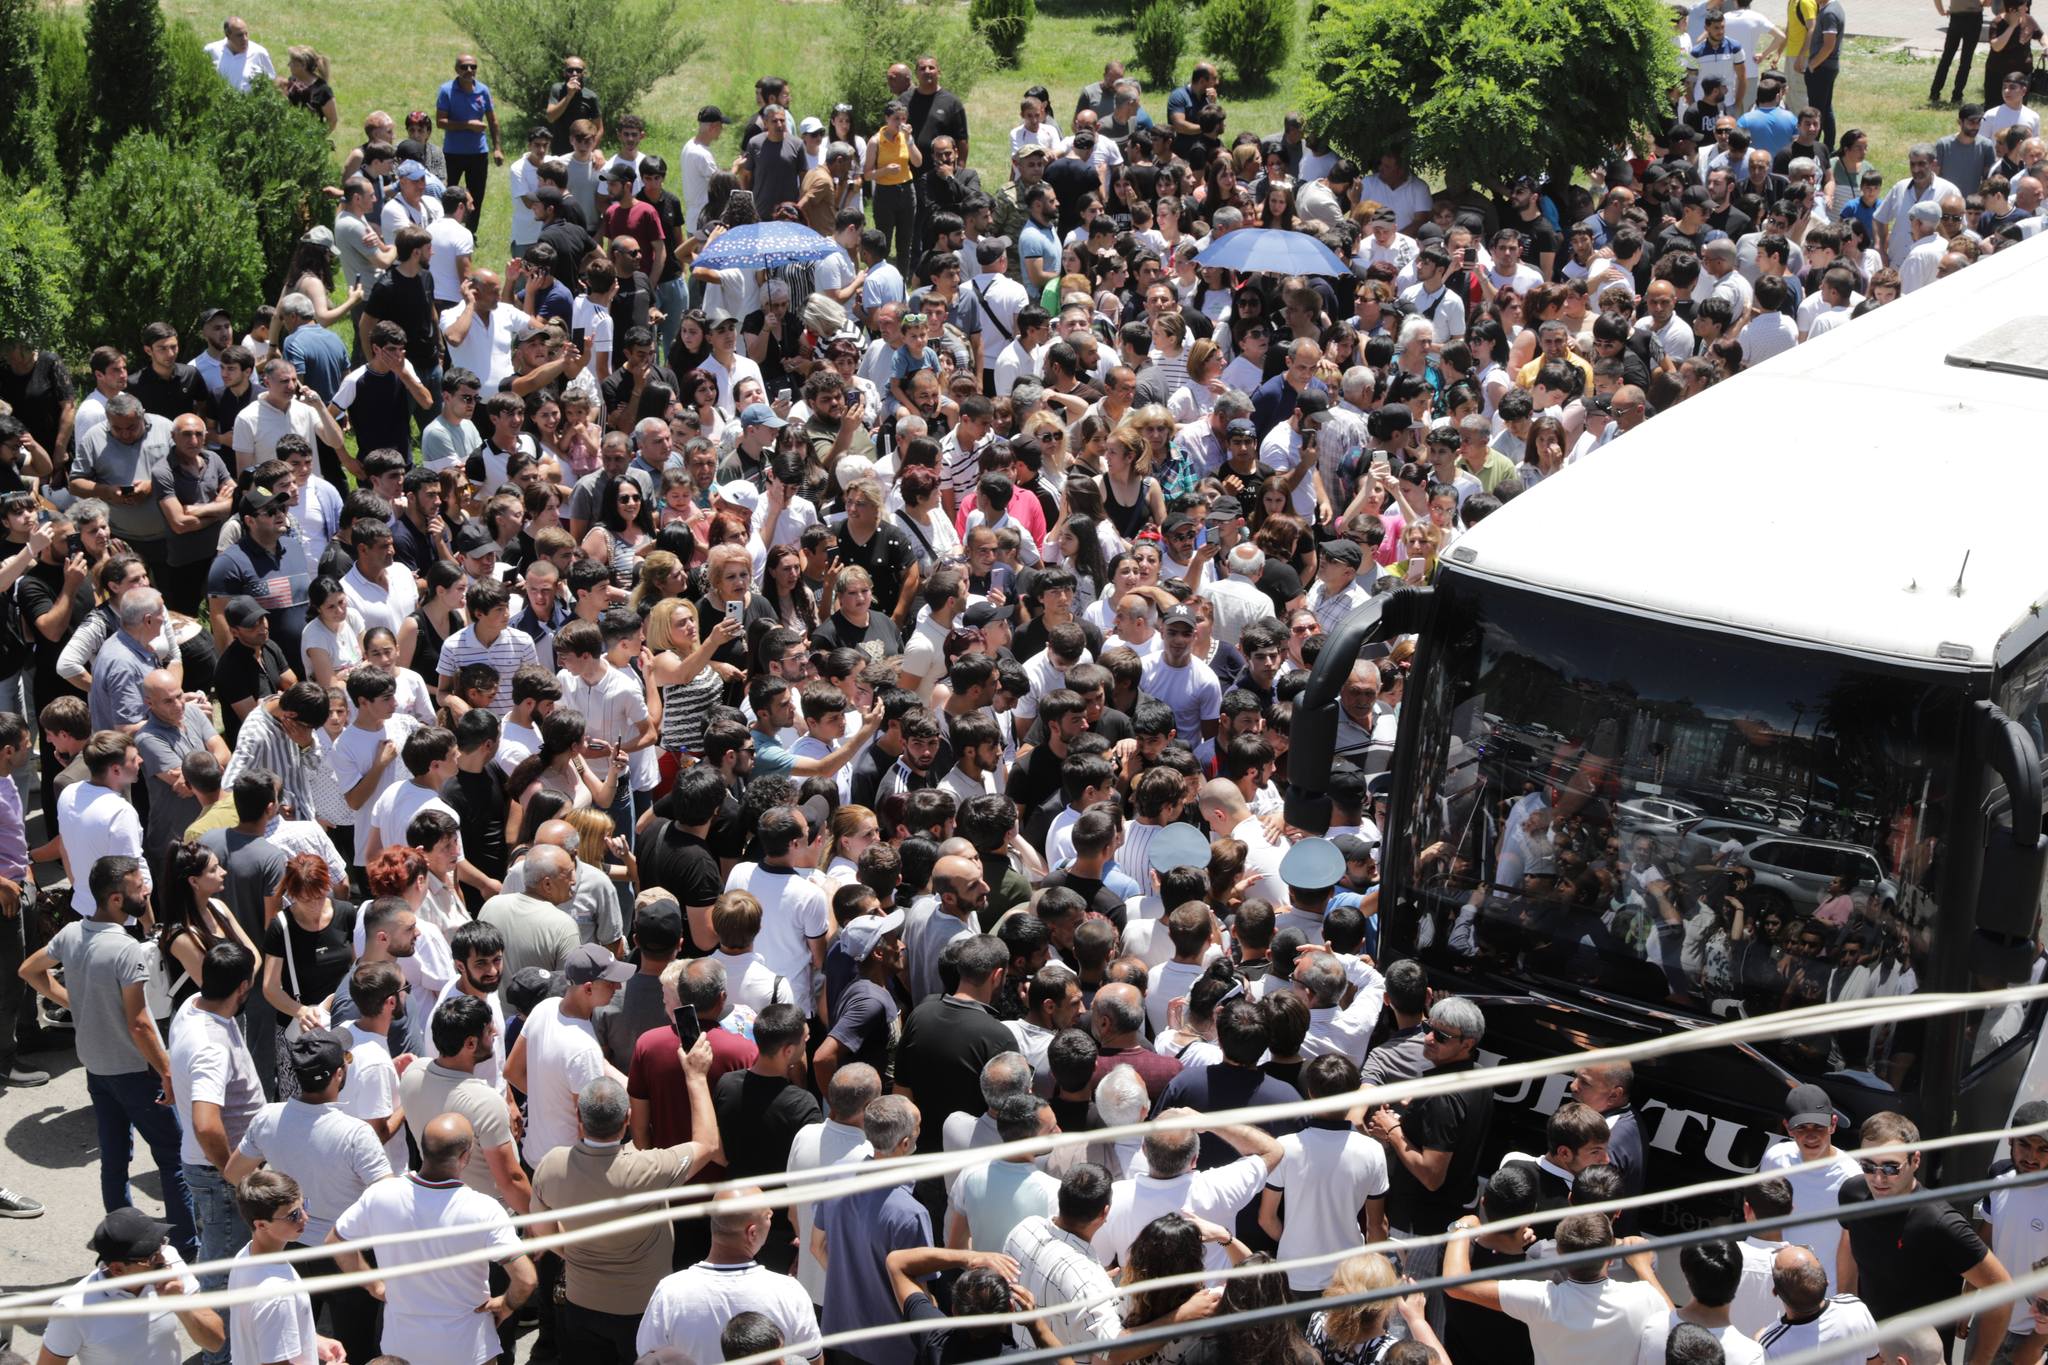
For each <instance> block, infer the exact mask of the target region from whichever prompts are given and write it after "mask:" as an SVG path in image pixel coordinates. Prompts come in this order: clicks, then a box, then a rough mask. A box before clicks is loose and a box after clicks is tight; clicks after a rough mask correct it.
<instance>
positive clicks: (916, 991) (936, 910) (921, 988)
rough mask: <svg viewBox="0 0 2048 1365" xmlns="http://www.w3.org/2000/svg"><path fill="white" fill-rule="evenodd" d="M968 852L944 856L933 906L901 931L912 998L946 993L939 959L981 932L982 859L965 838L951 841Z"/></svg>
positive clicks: (935, 876) (984, 898)
mask: <svg viewBox="0 0 2048 1365" xmlns="http://www.w3.org/2000/svg"><path fill="white" fill-rule="evenodd" d="M947 844H948V845H958V846H962V847H965V848H967V849H969V850H970V852H968V853H958V852H953V851H951V850H950V849H949V850H948V851H947V852H946V853H945V854H943V855H942V856H941V857H940V858H939V861H938V865H937V866H936V867H934V868H933V869H932V896H933V898H934V901H935V903H934V904H931V905H927V906H924V907H920V908H919V909H916V910H913V911H911V912H910V916H909V918H908V919H907V920H906V921H905V923H904V926H903V947H904V952H905V957H906V960H905V964H904V973H905V975H906V976H907V977H908V978H909V985H910V998H911V999H912V1000H920V1001H921V1000H924V999H925V998H926V997H928V996H932V995H936V994H938V993H939V991H940V990H941V989H943V983H942V982H941V981H940V980H939V958H940V956H941V955H942V954H943V953H944V952H945V951H946V947H947V945H949V944H950V943H952V942H953V940H954V939H956V938H967V937H970V936H971V935H973V934H976V933H979V932H980V921H979V916H980V914H981V911H982V909H983V907H985V906H986V905H987V904H988V896H989V888H988V881H987V879H986V878H985V877H984V876H983V875H982V869H981V859H980V858H979V857H978V856H975V855H974V854H973V853H972V852H971V850H972V848H973V845H972V844H969V843H967V841H966V840H964V839H949V840H947Z"/></svg>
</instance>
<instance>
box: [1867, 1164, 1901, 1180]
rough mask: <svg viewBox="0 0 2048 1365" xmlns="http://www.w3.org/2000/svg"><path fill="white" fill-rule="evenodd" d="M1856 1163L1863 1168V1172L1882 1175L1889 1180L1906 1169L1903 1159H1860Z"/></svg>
mask: <svg viewBox="0 0 2048 1365" xmlns="http://www.w3.org/2000/svg"><path fill="white" fill-rule="evenodd" d="M1856 1164H1857V1165H1858V1166H1861V1167H1862V1168H1863V1174H1865V1175H1881V1176H1883V1177H1884V1178H1885V1179H1887V1180H1890V1179H1893V1178H1894V1177H1896V1176H1897V1175H1899V1173H1900V1172H1902V1171H1904V1170H1905V1169H1906V1163H1905V1162H1903V1161H1858V1162H1857V1163H1856Z"/></svg>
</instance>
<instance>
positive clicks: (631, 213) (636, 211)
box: [604, 199, 668, 252]
mask: <svg viewBox="0 0 2048 1365" xmlns="http://www.w3.org/2000/svg"><path fill="white" fill-rule="evenodd" d="M604 235H605V237H606V239H607V240H609V239H611V238H615V237H631V238H632V239H633V240H634V241H636V242H638V243H640V249H641V250H642V251H643V252H644V251H646V250H647V249H648V247H649V246H650V245H651V244H652V243H655V242H666V241H667V240H668V234H667V233H666V232H663V231H662V227H661V214H660V212H659V211H657V210H656V209H655V207H654V205H652V204H650V203H648V202H647V201H646V200H645V199H627V200H623V201H620V200H614V201H613V202H612V203H610V204H608V205H606V206H605V211H604Z"/></svg>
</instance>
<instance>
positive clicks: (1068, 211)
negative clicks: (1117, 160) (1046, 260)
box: [1045, 156, 1102, 241]
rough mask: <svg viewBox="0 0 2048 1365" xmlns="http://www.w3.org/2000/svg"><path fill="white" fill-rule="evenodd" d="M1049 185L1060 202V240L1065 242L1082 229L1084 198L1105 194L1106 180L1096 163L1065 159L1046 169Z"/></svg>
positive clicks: (1046, 181)
mask: <svg viewBox="0 0 2048 1365" xmlns="http://www.w3.org/2000/svg"><path fill="white" fill-rule="evenodd" d="M1045 183H1046V184H1048V185H1050V186H1052V191H1053V194H1054V195H1055V196H1057V197H1058V199H1059V205H1060V212H1059V228H1060V239H1061V240H1062V241H1064V240H1066V236H1067V234H1068V233H1070V232H1072V231H1073V230H1074V229H1075V228H1077V227H1079V226H1081V198H1082V196H1083V195H1087V194H1100V193H1102V176H1101V175H1100V173H1098V172H1097V171H1096V169H1095V167H1094V165H1093V164H1092V163H1090V162H1087V161H1081V160H1077V159H1076V158H1074V157H1071V156H1063V157H1061V158H1060V159H1059V160H1057V161H1054V162H1051V163H1049V164H1048V165H1047V166H1046V168H1045Z"/></svg>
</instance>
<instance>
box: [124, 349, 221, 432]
mask: <svg viewBox="0 0 2048 1365" xmlns="http://www.w3.org/2000/svg"><path fill="white" fill-rule="evenodd" d="M128 392H129V393H131V394H133V395H135V400H136V401H137V402H139V403H141V404H142V406H143V410H144V411H146V412H148V413H150V414H152V415H153V416H157V417H161V418H163V419H164V420H165V421H166V422H169V421H174V420H176V419H177V418H179V417H182V416H184V415H185V414H186V413H188V412H199V413H203V412H205V411H206V409H207V407H208V405H209V404H210V402H211V401H212V397H213V396H212V395H211V394H210V393H208V392H207V389H206V381H205V380H204V379H201V378H200V377H199V371H197V370H195V369H193V368H192V367H191V366H190V365H187V364H184V363H183V362H180V363H179V364H177V365H175V366H173V367H172V368H171V377H170V378H169V379H165V378H163V377H162V376H160V375H159V374H157V372H156V368H155V367H154V366H152V365H144V366H143V367H142V368H141V369H139V370H136V371H134V372H133V373H131V374H130V375H129V376H128Z"/></svg>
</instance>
